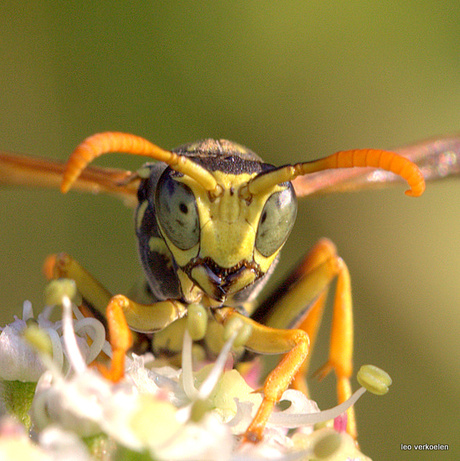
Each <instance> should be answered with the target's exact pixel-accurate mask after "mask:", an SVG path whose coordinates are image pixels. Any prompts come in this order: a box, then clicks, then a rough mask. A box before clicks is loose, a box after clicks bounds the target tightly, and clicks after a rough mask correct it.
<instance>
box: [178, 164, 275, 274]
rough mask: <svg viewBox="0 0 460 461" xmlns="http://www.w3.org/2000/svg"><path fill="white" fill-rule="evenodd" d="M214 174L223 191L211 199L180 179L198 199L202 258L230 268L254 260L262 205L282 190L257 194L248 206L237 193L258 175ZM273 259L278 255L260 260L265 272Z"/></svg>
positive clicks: (187, 181) (214, 172)
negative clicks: (207, 258) (244, 261)
mask: <svg viewBox="0 0 460 461" xmlns="http://www.w3.org/2000/svg"><path fill="white" fill-rule="evenodd" d="M212 174H213V175H214V177H215V178H216V180H217V183H218V184H219V185H220V186H221V187H222V188H223V192H222V194H221V195H220V196H218V197H212V199H211V198H210V197H209V194H207V193H206V192H205V191H203V189H202V188H201V187H200V186H199V185H198V184H197V183H196V182H195V181H194V180H193V179H191V178H189V177H187V176H184V177H182V178H180V179H179V180H180V181H181V182H183V183H185V184H187V185H188V186H189V187H190V188H191V189H192V191H193V193H194V194H195V197H196V200H197V205H198V213H199V216H200V225H201V238H200V252H199V257H201V258H206V257H209V258H212V259H213V260H214V261H215V262H216V264H218V265H219V266H220V267H222V268H231V267H233V266H235V265H237V264H238V263H239V262H240V261H243V260H246V261H252V260H253V252H254V245H255V238H256V233H257V227H258V224H259V220H260V215H261V213H262V209H263V206H264V204H265V202H266V200H267V199H268V197H269V196H270V195H271V194H272V193H273V192H276V191H279V190H282V189H283V188H282V187H280V186H276V187H274V188H273V190H270V191H268V192H267V193H265V194H260V195H254V196H253V197H252V200H251V201H250V203H248V202H247V201H246V200H242V199H241V198H240V197H239V194H238V192H239V190H240V188H242V187H244V186H246V185H247V183H248V181H249V180H250V179H251V178H253V177H254V176H256V173H253V174H247V173H242V174H238V175H232V174H228V173H224V172H221V171H213V172H212ZM274 257H276V254H275V255H273V257H271V256H270V258H268V259H269V261H262V258H259V262H260V263H262V265H263V266H264V267H265V270H266V269H268V267H269V266H270V264H271V262H272V261H273V259H274ZM262 270H263V271H264V272H265V270H264V269H262Z"/></svg>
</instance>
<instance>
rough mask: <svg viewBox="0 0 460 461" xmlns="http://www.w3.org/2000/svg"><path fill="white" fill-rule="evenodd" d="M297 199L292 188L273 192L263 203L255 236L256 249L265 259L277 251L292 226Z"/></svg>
mask: <svg viewBox="0 0 460 461" xmlns="http://www.w3.org/2000/svg"><path fill="white" fill-rule="evenodd" d="M296 214H297V199H296V196H295V194H294V191H293V189H292V186H291V185H289V187H288V188H287V189H285V190H283V191H280V192H275V193H274V194H272V195H271V196H270V197H269V198H268V200H267V201H266V202H265V205H264V208H263V210H262V214H261V215H260V220H259V227H258V229H257V235H256V249H257V250H258V251H259V253H261V254H262V255H263V256H265V257H269V256H271V255H272V254H273V253H275V251H277V250H279V249H280V248H281V247H282V246H283V244H284V242H285V241H286V239H287V238H288V236H289V234H290V232H291V230H292V227H293V226H294V222H295V218H296Z"/></svg>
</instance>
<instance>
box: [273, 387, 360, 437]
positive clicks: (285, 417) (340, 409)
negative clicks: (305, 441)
mask: <svg viewBox="0 0 460 461" xmlns="http://www.w3.org/2000/svg"><path fill="white" fill-rule="evenodd" d="M365 392H366V389H365V388H364V387H360V388H359V389H358V390H357V391H356V392H355V393H354V394H353V395H352V396H351V397H350V398H349V399H348V400H346V401H345V402H343V403H341V404H340V405H337V406H336V407H333V408H330V409H328V410H323V411H320V412H319V413H308V414H302V413H297V414H284V413H283V412H279V413H273V414H272V415H271V417H270V420H269V424H270V425H273V426H283V427H287V428H295V427H301V426H310V425H313V424H317V423H322V422H324V421H329V420H330V419H334V418H336V417H337V416H340V415H341V414H342V413H344V412H345V411H347V410H348V409H349V408H350V407H351V406H352V405H354V404H355V403H356V402H357V401H358V399H359V398H360V397H361V396H362V395H363V394H364V393H365Z"/></svg>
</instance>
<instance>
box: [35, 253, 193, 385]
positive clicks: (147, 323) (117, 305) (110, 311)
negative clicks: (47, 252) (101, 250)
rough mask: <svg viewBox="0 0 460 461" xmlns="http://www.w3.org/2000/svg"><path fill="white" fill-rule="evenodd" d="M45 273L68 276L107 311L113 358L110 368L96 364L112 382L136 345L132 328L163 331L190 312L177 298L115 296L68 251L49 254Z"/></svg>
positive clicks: (87, 299)
mask: <svg viewBox="0 0 460 461" xmlns="http://www.w3.org/2000/svg"><path fill="white" fill-rule="evenodd" d="M44 272H45V275H46V276H47V277H48V278H49V279H53V278H59V277H67V278H71V279H73V280H75V283H76V284H77V287H78V289H79V291H80V293H81V295H82V297H83V298H84V299H85V300H86V301H87V302H88V303H89V304H91V306H92V307H94V308H95V309H97V310H98V311H99V312H101V313H102V312H104V311H105V313H106V320H107V325H108V329H109V336H110V344H111V346H112V352H113V357H112V361H111V364H110V367H109V368H106V367H104V366H103V365H100V364H97V365H96V366H97V368H98V369H99V370H100V371H101V373H102V374H103V375H104V376H105V377H107V378H108V379H111V380H112V381H118V380H120V379H121V378H122V377H123V373H124V362H125V354H126V352H127V351H128V350H129V349H130V348H131V347H132V345H133V336H132V333H131V331H130V329H133V330H135V331H139V332H153V331H158V330H162V329H163V328H165V327H167V326H168V325H169V324H171V323H172V322H174V321H175V320H177V319H179V318H181V317H183V316H184V315H185V313H186V311H187V309H186V306H185V305H184V304H182V303H180V302H178V301H176V300H166V301H161V302H157V303H154V304H150V305H148V304H140V303H136V302H134V301H132V300H130V299H128V298H127V297H126V296H123V295H116V296H112V295H111V294H110V292H109V291H107V289H106V288H104V287H103V286H102V285H101V284H100V283H99V282H98V281H97V280H96V279H95V278H94V277H93V276H92V275H91V274H90V273H89V272H87V271H86V270H85V269H83V268H82V267H81V266H80V265H79V264H78V263H77V262H76V261H75V260H73V259H72V258H71V257H70V256H68V255H66V254H64V253H61V254H59V255H52V256H50V257H48V258H47V260H46V262H45V266H44Z"/></svg>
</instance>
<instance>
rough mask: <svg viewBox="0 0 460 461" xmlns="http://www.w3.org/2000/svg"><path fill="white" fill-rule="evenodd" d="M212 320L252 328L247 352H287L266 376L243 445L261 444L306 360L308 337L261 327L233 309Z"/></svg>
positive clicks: (220, 313)
mask: <svg viewBox="0 0 460 461" xmlns="http://www.w3.org/2000/svg"><path fill="white" fill-rule="evenodd" d="M215 316H216V319H217V321H219V322H221V323H222V324H224V325H225V324H226V323H227V322H228V320H229V319H230V318H232V317H238V318H240V319H241V321H243V322H244V323H247V324H250V325H251V327H252V334H251V336H250V338H249V340H248V341H247V343H246V345H245V347H246V348H247V349H250V350H252V351H254V352H258V353H263V354H280V353H284V352H287V354H286V355H285V356H284V358H283V359H282V360H281V362H280V363H279V364H278V366H277V367H276V368H275V369H274V370H273V371H272V372H271V373H270V374H269V375H268V376H267V379H266V380H265V383H264V386H263V393H264V398H263V400H262V403H261V405H260V407H259V409H258V411H257V414H256V416H255V417H254V419H253V421H252V423H251V424H250V425H249V427H248V429H247V431H246V433H245V435H244V440H246V441H249V442H253V443H255V442H259V441H260V440H262V437H263V430H264V428H265V425H266V424H267V421H268V418H269V417H270V414H271V413H272V411H273V408H274V406H275V404H276V402H278V401H279V399H280V398H281V396H282V395H283V392H284V391H285V390H286V389H287V388H288V387H289V384H290V383H291V381H292V379H293V377H294V375H295V374H296V372H297V370H298V369H299V367H300V366H301V365H302V363H303V362H304V360H305V358H306V357H307V354H308V348H309V339H308V336H307V334H306V333H305V332H304V331H302V330H279V329H275V328H270V327H267V326H264V325H261V324H259V323H257V322H255V321H254V320H251V319H249V318H247V317H245V316H243V315H241V314H239V313H238V312H236V311H235V310H234V309H232V308H221V309H217V310H216V311H215Z"/></svg>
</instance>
